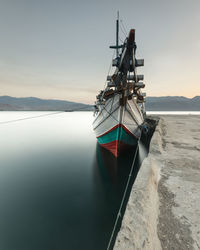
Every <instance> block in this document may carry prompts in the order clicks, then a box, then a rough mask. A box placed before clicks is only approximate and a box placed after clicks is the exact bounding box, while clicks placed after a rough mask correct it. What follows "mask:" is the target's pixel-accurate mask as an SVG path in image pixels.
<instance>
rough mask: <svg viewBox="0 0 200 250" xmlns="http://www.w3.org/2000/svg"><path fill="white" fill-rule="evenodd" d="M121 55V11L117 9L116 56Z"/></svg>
mask: <svg viewBox="0 0 200 250" xmlns="http://www.w3.org/2000/svg"><path fill="white" fill-rule="evenodd" d="M118 56H119V11H117V21H116V57H118Z"/></svg>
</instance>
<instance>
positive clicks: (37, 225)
mask: <svg viewBox="0 0 200 250" xmlns="http://www.w3.org/2000/svg"><path fill="white" fill-rule="evenodd" d="M24 113H25V114H23V112H10V113H9V112H1V113H0V121H6V120H9V121H10V120H12V119H13V118H14V120H16V119H18V118H21V117H29V116H30V117H32V116H34V115H36V116H37V115H38V114H37V112H29V113H30V114H28V112H24ZM39 115H41V112H39ZM92 121H93V117H92V113H91V112H74V113H66V112H65V113H60V114H55V115H51V116H44V117H38V118H35V119H32V120H31V119H30V120H21V121H19V122H13V123H8V124H6V123H4V124H1V125H0V136H1V144H0V221H1V223H0V249H2V250H36V249H37V250H51V249H52V250H55V249H58V250H60V249H62V250H63V249H68V250H71V249H75V250H76V249H88V250H90V249H97V250H98V249H105V248H106V246H107V244H108V240H109V237H110V233H111V230H112V228H113V225H114V221H115V218H116V215H117V211H118V209H119V204H120V201H121V198H122V194H123V191H124V187H125V184H126V181H127V178H128V173H129V171H130V167H131V164H132V160H133V156H134V153H133V151H130V152H127V153H126V154H124V155H122V156H121V157H120V158H119V159H117V160H116V158H114V157H113V155H112V154H111V153H110V152H108V151H106V150H105V149H103V148H101V147H99V145H98V144H96V138H95V136H94V133H93V131H92V127H91V124H92ZM136 168H137V166H136Z"/></svg>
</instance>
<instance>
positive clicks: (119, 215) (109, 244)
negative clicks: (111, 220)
mask: <svg viewBox="0 0 200 250" xmlns="http://www.w3.org/2000/svg"><path fill="white" fill-rule="evenodd" d="M140 138H141V136H140ZM140 138H139V140H138V144H137V148H136V151H135V155H134V158H133V163H132V166H131V170H130V173H129V176H128V180H127V183H126V187H125V190H124V194H123V197H122V201H121V204H120V207H119V211H118V213H117V218H116V220H115V224H114V227H113V230H112V233H111V236H110V240H109V242H108V246H107V250H110V249H111V248H110V247H111V243H112V241H113V237H114V234H115V231H116V228H117V223H118V220H119V218H120V217H121V210H122V207H123V205H124V201H125V198H126V194H127V190H128V187H129V183H130V180H131V177H132V173H133V168H134V165H135V160H136V156H137V153H138V149H139V141H140Z"/></svg>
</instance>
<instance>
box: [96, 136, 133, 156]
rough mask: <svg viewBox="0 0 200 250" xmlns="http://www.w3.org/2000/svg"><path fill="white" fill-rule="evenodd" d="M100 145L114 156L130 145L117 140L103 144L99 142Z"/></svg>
mask: <svg viewBox="0 0 200 250" xmlns="http://www.w3.org/2000/svg"><path fill="white" fill-rule="evenodd" d="M100 146H102V147H104V148H105V149H107V150H109V151H110V152H111V153H112V154H113V155H114V156H115V157H118V156H119V153H120V152H122V151H125V150H126V149H127V148H129V147H130V145H128V144H126V143H124V142H121V141H117V140H116V141H112V142H108V143H105V144H100Z"/></svg>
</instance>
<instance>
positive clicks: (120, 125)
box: [97, 124, 138, 139]
mask: <svg viewBox="0 0 200 250" xmlns="http://www.w3.org/2000/svg"><path fill="white" fill-rule="evenodd" d="M118 127H122V128H123V129H124V130H125V131H126V132H127V133H129V134H130V135H131V136H133V137H134V138H136V139H138V137H137V136H136V135H134V134H133V133H131V131H129V130H128V129H127V127H125V126H124V125H123V124H117V125H115V126H114V127H113V128H111V129H110V130H108V131H107V132H105V133H104V134H102V135H99V136H97V138H99V137H101V136H104V135H106V134H108V133H110V132H111V131H113V130H114V129H116V128H118Z"/></svg>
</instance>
